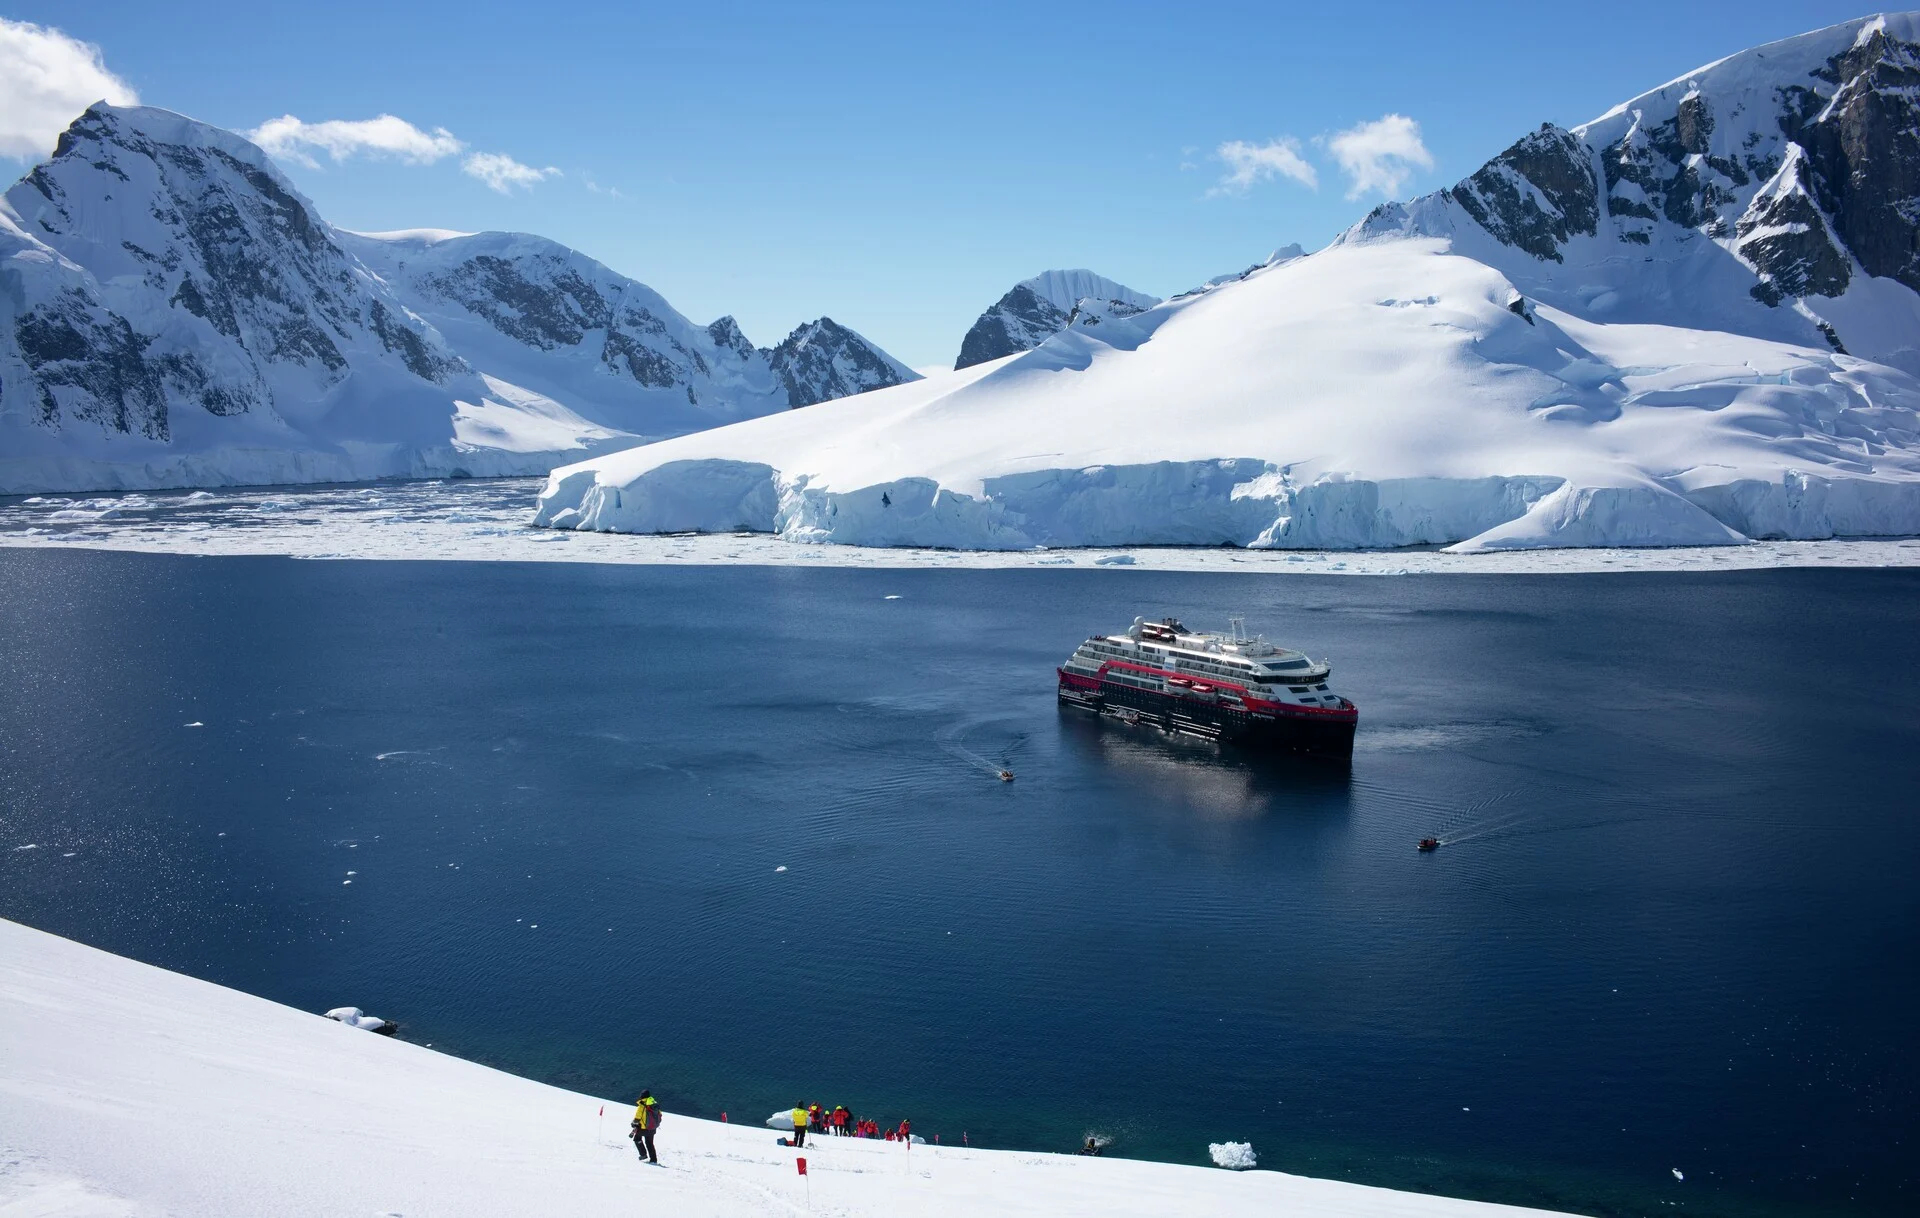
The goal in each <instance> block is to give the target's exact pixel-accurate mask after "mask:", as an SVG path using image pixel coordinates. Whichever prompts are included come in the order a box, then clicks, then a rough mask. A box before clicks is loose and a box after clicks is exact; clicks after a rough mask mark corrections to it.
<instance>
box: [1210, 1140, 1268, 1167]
mask: <svg viewBox="0 0 1920 1218" xmlns="http://www.w3.org/2000/svg"><path fill="white" fill-rule="evenodd" d="M1207 1153H1208V1154H1210V1155H1212V1156H1213V1162H1214V1165H1215V1166H1217V1167H1224V1168H1227V1169H1228V1170H1230V1171H1249V1170H1251V1169H1252V1168H1253V1167H1255V1166H1256V1164H1255V1162H1254V1154H1253V1143H1251V1142H1214V1143H1211V1144H1210V1145H1208V1147H1207Z"/></svg>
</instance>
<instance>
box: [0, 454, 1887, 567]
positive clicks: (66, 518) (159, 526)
mask: <svg viewBox="0 0 1920 1218" xmlns="http://www.w3.org/2000/svg"><path fill="white" fill-rule="evenodd" d="M539 488H540V482H539V481H537V480H535V479H527V478H521V479H454V480H449V481H428V482H383V483H374V484H360V485H341V486H299V487H273V488H261V489H232V490H221V491H192V492H179V491H175V492H146V493H137V494H125V495H75V496H68V495H34V496H29V497H26V498H13V499H0V547H7V548H21V549H89V550H126V551H138V552H143V553H151V554H178V555H191V556H200V557H215V556H221V555H276V556H281V557H288V558H307V559H402V560H409V559H410V560H435V561H439V560H448V561H461V562H543V563H550V562H574V563H618V564H642V565H668V566H737V565H747V566H772V567H792V566H801V567H822V566H831V567H852V568H865V569H872V570H898V569H907V568H931V569H958V570H983V569H989V568H1013V567H1032V568H1044V569H1052V570H1062V569H1064V570H1080V571H1196V572H1197V571H1218V572H1234V573H1242V574H1306V575H1314V574H1330V575H1414V574H1511V573H1516V572H1539V573H1550V572H1551V573H1562V574H1567V573H1577V572H1596V571H1613V572H1623V571H1734V570H1751V569H1755V568H1767V567H1910V566H1920V539H1915V538H1906V539H1868V540H1861V539H1851V540H1849V539H1834V540H1824V541H1761V542H1751V543H1749V544H1747V545H1740V546H1725V545H1720V546H1674V547H1666V548H1658V549H1649V548H1638V549H1633V548H1608V547H1589V548H1585V549H1548V550H1489V551H1483V552H1479V553H1471V554H1461V553H1449V552H1445V551H1441V550H1437V549H1432V548H1428V549H1413V550H1242V549H1234V548H1228V547H1221V546H1211V547H1196V546H1125V547H1096V548H1088V549H1065V550H1049V549H1034V550H951V549H927V548H916V547H907V546H893V547H885V548H878V547H867V546H805V545H789V544H787V543H786V542H784V541H782V540H780V539H779V538H778V537H776V536H774V535H772V534H769V533H658V534H647V535H641V536H633V535H627V534H613V533H594V532H573V531H562V530H555V529H538V528H532V527H530V526H529V525H528V524H527V517H528V514H529V505H530V504H531V503H532V501H533V497H534V495H535V493H536V492H537V491H538V490H539Z"/></svg>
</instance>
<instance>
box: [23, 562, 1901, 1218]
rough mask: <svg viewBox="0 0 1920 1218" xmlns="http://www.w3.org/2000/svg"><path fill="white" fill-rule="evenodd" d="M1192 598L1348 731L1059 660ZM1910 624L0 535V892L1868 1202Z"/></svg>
mask: <svg viewBox="0 0 1920 1218" xmlns="http://www.w3.org/2000/svg"><path fill="white" fill-rule="evenodd" d="M1230 613H1240V614H1245V615H1246V617H1247V618H1248V621H1249V624H1250V625H1251V626H1252V627H1254V628H1258V629H1263V630H1265V631H1266V632H1267V633H1268V634H1269V636H1270V637H1274V638H1276V639H1277V640H1279V641H1284V642H1285V643H1287V644H1290V645H1293V646H1299V647H1303V648H1305V649H1306V650H1308V651H1309V652H1311V653H1312V654H1314V655H1315V656H1320V655H1323V654H1324V655H1330V656H1331V658H1332V660H1333V663H1334V670H1335V671H1334V677H1335V680H1334V687H1335V688H1336V689H1337V690H1339V691H1340V692H1343V693H1345V694H1347V695H1348V696H1349V697H1351V698H1352V699H1353V700H1354V701H1355V702H1357V703H1358V704H1359V705H1360V707H1361V713H1362V719H1361V728H1360V736H1359V744H1358V751H1357V753H1356V755H1355V757H1354V761H1353V765H1352V768H1351V770H1350V771H1345V770H1337V771H1328V770H1326V769H1321V768H1313V767H1309V766H1303V765H1299V764H1293V763H1288V762H1284V761H1282V762H1263V761H1258V760H1253V759H1249V758H1246V757H1243V756H1237V755H1234V754H1232V753H1230V752H1221V751H1219V750H1217V749H1216V748H1215V747H1213V746H1210V745H1204V744H1198V743H1182V742H1177V741H1174V742H1169V741H1167V740H1165V739H1163V738H1161V737H1159V736H1157V735H1152V734H1148V733H1146V732H1144V731H1142V730H1140V729H1128V728H1124V727H1121V726H1118V725H1112V726H1103V725H1101V724H1098V723H1095V722H1090V721H1088V720H1087V719H1086V718H1084V717H1082V716H1081V715H1080V714H1078V713H1076V712H1070V711H1062V710H1061V709H1059V708H1058V707H1057V706H1056V704H1055V701H1054V696H1053V666H1054V665H1055V664H1056V663H1058V662H1059V661H1060V660H1061V659H1063V658H1064V657H1065V656H1066V654H1067V653H1068V652H1069V651H1070V650H1071V649H1072V648H1073V646H1074V645H1075V644H1076V643H1078V642H1079V641H1080V640H1081V639H1082V638H1083V637H1084V636H1085V635H1087V634H1089V633H1091V632H1094V631H1104V630H1113V629H1118V628H1120V627H1121V626H1123V625H1124V624H1125V623H1126V622H1128V621H1129V620H1131V618H1132V617H1133V616H1134V615H1135V614H1146V615H1151V616H1160V615H1165V614H1177V615H1178V616H1180V617H1182V618H1184V619H1185V620H1186V621H1187V622H1188V623H1189V624H1190V625H1196V626H1199V625H1205V626H1216V627H1217V626H1222V625H1224V623H1225V619H1226V617H1227V615H1228V614H1230ZM1916 680H1920V573H1916V572H1861V571H1844V572H1841V571H1784V572H1772V573H1768V572H1760V573H1744V574H1739V573H1727V574H1712V575H1685V574H1667V575H1644V576H1642V575H1596V576H1452V577H1448V576H1437V577H1401V578H1363V577H1350V578H1340V577H1328V578H1322V577H1310V576H1293V577H1277V578H1270V577H1252V576H1197V575H1170V574H1156V573H1152V572H1145V571H1125V570H1109V571H1099V572H1094V571H1033V570H1020V571H972V572H959V571H887V572H869V571H849V570H832V569H780V570H775V569H766V568H751V567H737V568H727V569H719V570H714V569H693V568H686V567H613V566H606V567H598V566H589V565H574V564H558V565H542V566H521V565H515V564H509V563H473V564H463V563H409V562H378V563H356V562H299V561H292V560H286V559H268V558H223V559H194V558H178V557H160V556H144V555H136V554H113V553H93V552H83V551H54V550H47V551H28V550H13V551H0V915H4V916H6V917H10V918H14V919H18V920H20V921H23V922H26V923H29V924H31V925H34V926H38V927H42V928H44V929H47V930H51V931H55V932H57V933H60V934H64V935H70V936H72V937H74V938H76V939H80V940H82V941H84V942H87V943H91V944H95V945H98V946H100V947H103V948H107V949H109V950H112V951H116V952H121V953H124V954H126V955H129V956H133V957H136V958H138V959H141V960H146V961H151V962H153V963H155V964H160V965H164V966H166V967H169V968H174V969H179V970H182V971H185V972H188V973H192V974H194V975H196V976H200V977H205V978H208V979H210V980H213V981H218V982H220V983H223V984H226V985H231V986H236V987H239V988H241V989H244V990H248V991H251V992H254V993H258V994H263V995H266V996H268V997H270V998H274V999H278V1000H280V1001H284V1002H288V1003H291V1004H293V1005H295V1006H299V1007H304V1008H307V1009H310V1010H324V1009H326V1008H328V1007H332V1006H336V1005H341V1004H353V1005H358V1006H361V1007H364V1008H366V1009H367V1010H369V1011H370V1012H372V1013H374V1014H377V1015H382V1016H387V1017H390V1018H393V1019H397V1020H399V1021H400V1023H401V1024H402V1025H403V1028H404V1032H403V1035H404V1036H405V1037H406V1038H407V1039H409V1040H414V1041H419V1042H431V1043H432V1044H433V1045H434V1046H435V1047H436V1048H438V1049H444V1050H446V1051H448V1052H451V1053H457V1054H460V1055H463V1056H467V1057H472V1058H476V1059H479V1060H482V1061H486V1062H490V1063H494V1064H497V1065H500V1066H503V1067H505V1068H507V1069H511V1070H514V1071H517V1072H520V1073H524V1074H529V1075H533V1076H535V1077H538V1078H542V1079H547V1080H550V1081H553V1082H558V1083H563V1084H566V1085H569V1086H575V1087H581V1088H585V1089H588V1090H590V1091H594V1092H597V1093H600V1094H604V1095H608V1096H612V1097H615V1098H627V1097H630V1096H631V1095H632V1094H633V1093H635V1092H636V1091H637V1090H638V1088H640V1087H642V1086H651V1087H652V1088H653V1089H654V1091H655V1092H656V1093H658V1094H661V1095H662V1096H663V1097H664V1099H665V1100H666V1102H667V1104H668V1106H669V1107H671V1108H675V1109H679V1110H685V1111H690V1112H696V1113H702V1114H707V1115H713V1116H717V1115H719V1114H720V1113H721V1112H723V1111H725V1112H727V1113H729V1116H730V1119H734V1120H750V1121H754V1122H758V1121H760V1120H762V1119H763V1118H764V1117H765V1116H766V1114H767V1113H769V1112H771V1111H773V1110H774V1109H776V1108H780V1107H785V1106H787V1105H790V1104H791V1103H792V1102H793V1101H795V1100H796V1099H806V1100H808V1101H819V1102H822V1103H825V1104H834V1103H845V1104H847V1105H848V1106H849V1107H851V1108H854V1109H855V1110H857V1111H858V1112H860V1113H862V1114H870V1115H872V1116H875V1117H876V1118H879V1119H882V1120H888V1121H897V1120H898V1119H900V1118H901V1117H911V1118H912V1119H913V1121H914V1126H915V1129H916V1130H918V1131H921V1132H923V1133H926V1134H928V1135H932V1134H935V1133H937V1134H939V1135H940V1136H941V1138H942V1140H943V1141H946V1142H953V1141H958V1140H960V1138H961V1137H962V1135H963V1133H964V1134H965V1136H966V1137H967V1138H968V1140H970V1141H971V1142H972V1143H973V1144H975V1145H982V1146H1017V1147H1030V1148H1049V1149H1060V1150H1066V1149H1071V1148H1072V1147H1073V1146H1074V1145H1076V1144H1077V1143H1078V1141H1079V1140H1080V1139H1081V1138H1082V1137H1083V1136H1085V1135H1086V1134H1088V1133H1093V1134H1096V1135H1099V1136H1102V1137H1107V1138H1111V1139H1112V1141H1113V1150H1112V1153H1115V1154H1124V1155H1134V1156H1141V1157H1148V1158H1160V1159H1170V1160H1178V1161H1183V1162H1204V1161H1205V1160H1206V1157H1207V1144H1208V1143H1209V1142H1213V1141H1222V1140H1228V1139H1231V1140H1236V1141H1251V1142H1252V1143H1253V1145H1254V1148H1255V1150H1256V1151H1257V1152H1258V1154H1259V1156H1260V1162H1261V1165H1262V1166H1264V1167H1273V1168H1279V1169H1283V1170H1288V1171H1297V1172H1304V1173H1309V1174H1314V1175H1325V1176H1336V1177H1341V1178H1346V1179H1354V1180H1362V1181H1366V1182H1370V1183H1376V1184H1384V1185H1391V1186H1395V1187H1401V1188H1414V1189H1425V1190H1431V1191H1440V1192H1448V1193H1455V1194H1461V1195H1468V1196H1474V1197H1481V1198H1487V1199H1493V1200H1501V1201H1510V1202H1520V1203H1529V1204H1536V1205H1544V1206H1550V1207H1555V1208H1564V1209H1569V1210H1574V1211H1579V1212H1584V1213H1592V1214H1608V1215H1612V1214H1620V1215H1627V1214H1635V1215H1638V1214H1647V1213H1653V1212H1667V1211H1668V1210H1671V1209H1674V1208H1676V1207H1677V1208H1680V1209H1682V1210H1683V1211H1684V1212H1685V1213H1689V1214H1694V1215H1702V1214H1726V1215H1814V1214H1822V1215H1825V1214H1836V1213H1851V1214H1862V1215H1893V1214H1906V1213H1912V1212H1914V1211H1915V1210H1916V1208H1920V1187H1917V1185H1920V1180H1917V1179H1916V1177H1917V1175H1920V1173H1917V1172H1916V1168H1915V1164H1917V1163H1920V1149H1917V1148H1916V1146H1915V1139H1916V1134H1920V1129H1916V1124H1917V1123H1920V1122H1916V1099H1917V1098H1920V1038H1916V1035H1915V1030H1914V1029H1915V1014H1914V1013H1915V1011H1916V1009H1920V884H1916V883H1915V881H1914V878H1913V873H1914V868H1915V862H1914V859H1915V857H1916V839H1915V832H1916V828H1915V823H1914V821H1915V811H1916V808H1917V807H1920V687H1917V686H1916ZM1002 766H1006V767H1008V768H1011V769H1012V770H1014V771H1015V772H1016V774H1017V775H1018V778H1017V781H1015V782H1013V783H1010V784H1008V783H1002V782H1000V781H998V780H997V779H996V777H995V773H994V772H995V771H996V770H998V769H999V768H1001V767H1002ZM1428 834H1434V835H1437V836H1439V837H1441V838H1443V839H1444V840H1445V842H1446V844H1445V845H1444V846H1443V847H1442V848H1441V849H1440V850H1439V851H1437V852H1435V853H1433V854H1431V855H1423V854H1419V853H1416V851H1415V850H1414V848H1413V847H1414V842H1415V840H1416V839H1418V838H1420V837H1423V836H1426V835H1428ZM28 846H31V847H33V848H32V849H27V848H26V847H28ZM349 881H350V882H349ZM769 1136H771V1134H770V1135H769ZM1675 1169H1678V1170H1679V1171H1680V1172H1681V1173H1683V1174H1684V1176H1685V1179H1684V1181H1681V1180H1677V1179H1676V1178H1675V1177H1674V1174H1673V1172H1674V1170H1675Z"/></svg>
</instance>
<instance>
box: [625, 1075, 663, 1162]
mask: <svg viewBox="0 0 1920 1218" xmlns="http://www.w3.org/2000/svg"><path fill="white" fill-rule="evenodd" d="M659 1128H660V1104H659V1101H657V1100H655V1099H654V1098H653V1092H651V1091H642V1092H641V1093H640V1101H639V1103H637V1104H635V1105H634V1106H633V1132H631V1133H629V1134H628V1135H627V1136H628V1137H630V1138H632V1139H633V1146H634V1149H635V1150H638V1151H639V1152H640V1161H641V1162H642V1163H652V1164H655V1165H656V1166H657V1165H658V1164H659V1162H660V1155H659V1153H658V1152H657V1151H655V1150H654V1148H653V1133H654V1131H655V1130H656V1129H659Z"/></svg>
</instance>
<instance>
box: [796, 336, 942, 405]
mask: <svg viewBox="0 0 1920 1218" xmlns="http://www.w3.org/2000/svg"><path fill="white" fill-rule="evenodd" d="M766 356H767V359H768V362H769V363H770V364H771V365H772V368H773V374H774V376H775V377H777V378H778V379H779V381H780V383H781V384H782V385H784V386H785V387H786V390H787V401H788V404H789V405H791V406H812V405H815V404H816V403H819V402H826V401H831V400H832V399H834V398H843V397H850V396H852V395H853V394H856V393H865V392H867V391H868V390H870V389H885V388H888V387H889V386H892V385H901V384H905V383H906V382H908V381H917V380H920V379H921V377H920V374H919V373H918V372H915V371H914V370H913V369H911V368H909V367H907V366H906V365H905V364H902V363H901V362H900V361H899V360H897V359H894V358H893V357H892V356H891V355H888V354H887V353H886V352H885V351H882V350H881V349H880V348H879V347H877V346H875V345H874V344H873V343H871V342H868V341H867V340H866V339H865V338H863V337H862V336H861V335H859V334H857V333H855V332H854V331H852V330H849V329H848V328H847V327H845V326H843V325H841V324H840V323H839V322H836V321H835V320H833V318H831V317H822V318H820V319H818V320H817V321H810V322H806V323H804V324H802V325H800V326H797V327H795V328H794V331H793V333H791V334H789V335H787V337H786V339H785V341H783V342H782V343H781V344H780V345H779V346H777V347H774V348H771V349H770V350H768V351H767V352H766Z"/></svg>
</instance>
